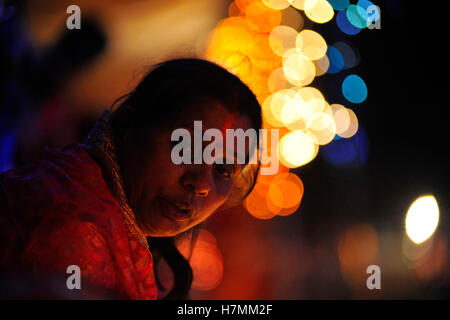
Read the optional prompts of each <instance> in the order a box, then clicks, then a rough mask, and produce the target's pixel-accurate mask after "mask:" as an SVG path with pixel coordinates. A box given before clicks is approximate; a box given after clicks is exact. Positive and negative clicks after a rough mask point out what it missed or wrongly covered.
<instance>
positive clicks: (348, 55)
mask: <svg viewBox="0 0 450 320" xmlns="http://www.w3.org/2000/svg"><path fill="white" fill-rule="evenodd" d="M333 47H335V48H336V49H337V50H339V52H340V53H341V55H342V57H343V58H344V69H350V68H353V67H355V66H357V65H358V64H359V55H358V53H357V51H356V49H354V48H352V47H351V46H350V45H349V44H348V43H345V42H343V41H338V42H335V43H333Z"/></svg>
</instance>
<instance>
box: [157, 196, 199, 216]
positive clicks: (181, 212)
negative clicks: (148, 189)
mask: <svg viewBox="0 0 450 320" xmlns="http://www.w3.org/2000/svg"><path fill="white" fill-rule="evenodd" d="M161 200H162V201H163V202H164V204H165V206H164V209H167V210H162V212H161V213H162V215H164V216H165V217H167V218H169V219H170V220H174V221H186V220H189V219H190V218H191V217H192V207H191V206H190V205H189V204H188V203H186V202H184V201H178V200H172V201H171V200H168V199H165V198H161Z"/></svg>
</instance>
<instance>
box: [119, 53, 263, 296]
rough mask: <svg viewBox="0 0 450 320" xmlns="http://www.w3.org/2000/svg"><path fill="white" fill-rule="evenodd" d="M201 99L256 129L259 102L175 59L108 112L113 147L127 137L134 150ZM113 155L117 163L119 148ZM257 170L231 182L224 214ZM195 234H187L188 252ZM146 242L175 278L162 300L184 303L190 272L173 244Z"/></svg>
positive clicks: (222, 77) (222, 75)
mask: <svg viewBox="0 0 450 320" xmlns="http://www.w3.org/2000/svg"><path fill="white" fill-rule="evenodd" d="M205 98H206V99H213V100H214V101H218V102H220V103H221V104H223V105H224V107H225V108H227V109H228V110H230V111H232V112H235V111H237V112H239V113H240V114H242V115H246V116H248V117H249V119H250V120H251V122H252V125H253V128H254V129H256V130H259V129H260V128H261V126H262V116H261V107H260V105H259V103H258V100H257V99H256V97H255V95H254V94H253V93H252V91H251V90H250V89H249V88H248V87H247V86H246V85H245V84H244V83H243V82H242V81H241V80H240V79H239V78H238V77H237V76H235V75H233V74H231V73H230V72H228V71H227V70H225V69H224V68H222V67H220V66H218V65H216V64H214V63H212V62H208V61H205V60H200V59H175V60H169V61H166V62H163V63H160V64H157V65H156V66H155V67H154V68H153V69H152V70H151V71H150V72H148V73H147V74H146V75H145V76H144V78H143V79H142V80H141V82H140V83H139V84H138V85H137V87H136V88H135V89H134V90H133V91H132V92H131V93H129V94H127V95H125V96H123V97H121V98H119V99H118V101H116V102H120V101H123V102H122V103H121V104H120V105H119V107H117V109H115V110H113V114H112V118H111V126H112V129H113V132H114V136H115V142H116V144H120V143H121V140H120V139H122V137H126V136H127V137H128V138H131V139H132V141H135V142H137V143H138V144H139V143H145V142H144V140H145V138H144V137H145V136H146V134H147V133H148V132H149V130H150V129H151V128H152V127H154V126H156V125H161V124H162V125H164V124H167V123H168V122H170V120H171V119H173V117H174V116H175V117H176V116H177V115H178V114H179V113H180V110H181V108H183V107H186V106H187V105H189V103H191V102H196V101H198V100H199V99H205ZM115 104H116V103H114V104H113V106H112V107H111V109H113V108H114V105H115ZM122 143H124V142H123V141H122ZM117 150H118V153H119V154H118V158H119V162H120V145H119V146H118V148H117ZM255 151H256V150H255ZM251 152H252V150H251ZM258 163H259V162H258ZM258 170H259V164H257V165H250V164H248V165H247V166H246V167H245V168H244V170H243V171H242V173H241V174H240V176H239V177H237V178H236V179H235V181H233V187H232V191H231V196H230V198H229V201H227V202H226V204H225V205H224V206H223V208H226V207H230V206H233V205H236V204H238V203H240V202H242V201H243V200H244V199H245V197H246V196H247V195H248V194H249V193H250V191H251V190H252V188H253V186H254V184H255V181H256V176H257V171H258ZM197 229H198V228H193V230H192V232H193V236H192V237H191V241H192V242H191V248H193V246H194V243H195V239H196V234H197ZM148 242H149V246H150V249H151V250H152V253H153V251H157V252H155V255H154V256H155V257H161V258H164V259H165V260H166V262H167V263H168V265H169V266H170V268H171V269H172V271H173V273H174V278H175V279H174V280H175V283H174V287H173V289H172V290H171V292H170V293H169V294H168V295H167V296H166V299H183V298H186V296H187V294H188V292H189V289H190V286H191V283H192V269H191V267H190V265H189V262H188V261H187V260H186V259H185V258H184V257H183V256H182V255H181V254H180V253H179V252H178V250H177V248H176V246H175V244H174V239H173V238H165V237H159V238H156V237H155V238H150V239H149V241H148ZM155 266H156V263H155ZM157 283H159V282H158V281H157ZM159 285H161V284H160V283H159Z"/></svg>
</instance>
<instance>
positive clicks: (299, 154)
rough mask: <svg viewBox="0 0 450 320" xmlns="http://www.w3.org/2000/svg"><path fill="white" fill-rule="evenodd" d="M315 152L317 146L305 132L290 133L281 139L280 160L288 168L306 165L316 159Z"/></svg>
mask: <svg viewBox="0 0 450 320" xmlns="http://www.w3.org/2000/svg"><path fill="white" fill-rule="evenodd" d="M317 152H318V146H317V144H316V143H315V141H314V139H313V138H312V137H311V136H310V135H308V134H307V133H306V132H305V131H302V130H298V131H292V132H289V133H287V134H286V135H285V136H284V137H283V138H281V141H280V160H281V162H282V163H283V165H285V166H286V167H288V168H296V167H300V166H302V165H305V164H307V163H308V162H310V161H311V160H313V159H314V158H315V157H316V155H317Z"/></svg>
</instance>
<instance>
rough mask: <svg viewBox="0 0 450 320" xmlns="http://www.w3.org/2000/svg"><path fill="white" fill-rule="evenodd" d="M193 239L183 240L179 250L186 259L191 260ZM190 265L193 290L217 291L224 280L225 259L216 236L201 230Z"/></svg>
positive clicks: (179, 244) (178, 246) (178, 245)
mask: <svg viewBox="0 0 450 320" xmlns="http://www.w3.org/2000/svg"><path fill="white" fill-rule="evenodd" d="M190 245H191V239H190V237H185V238H183V239H182V240H181V241H180V242H179V243H178V244H177V248H178V250H179V251H180V252H181V254H183V256H184V257H185V258H186V259H189V253H190ZM189 264H190V265H191V268H192V273H193V280H192V288H193V289H196V290H201V291H208V290H213V289H215V288H216V287H217V286H218V285H219V284H220V283H221V281H222V278H223V258H222V253H221V252H220V249H219V247H218V245H217V240H216V238H215V236H214V235H213V234H212V233H211V232H209V231H208V230H206V229H203V228H201V229H200V230H199V232H198V235H197V240H196V242H195V246H194V248H193V251H192V254H191V257H190V259H189Z"/></svg>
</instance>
